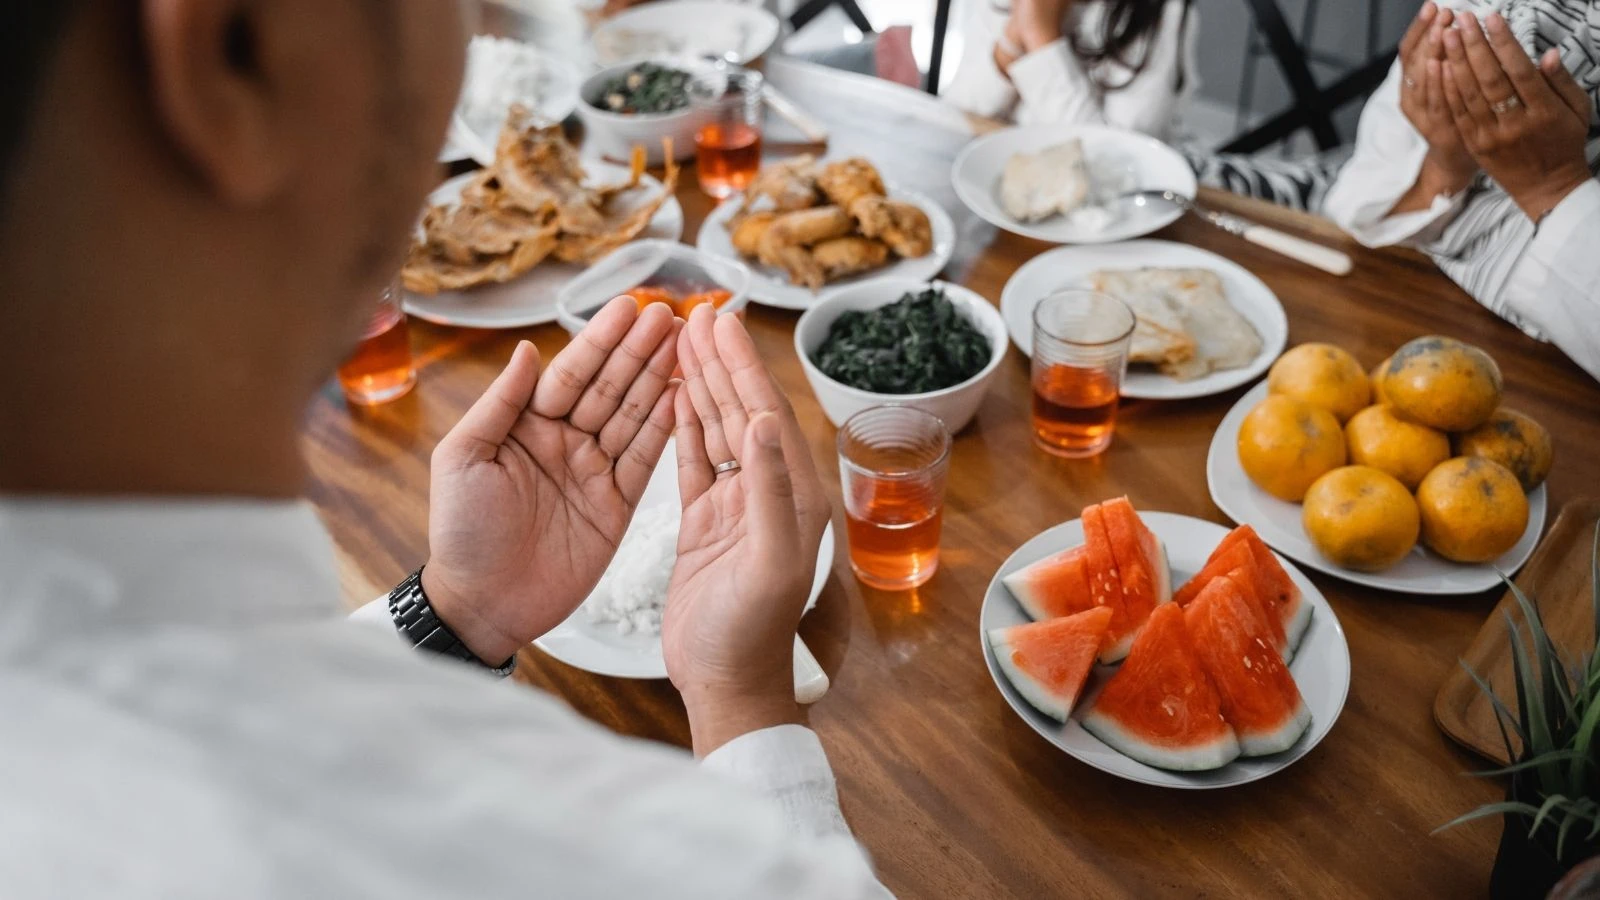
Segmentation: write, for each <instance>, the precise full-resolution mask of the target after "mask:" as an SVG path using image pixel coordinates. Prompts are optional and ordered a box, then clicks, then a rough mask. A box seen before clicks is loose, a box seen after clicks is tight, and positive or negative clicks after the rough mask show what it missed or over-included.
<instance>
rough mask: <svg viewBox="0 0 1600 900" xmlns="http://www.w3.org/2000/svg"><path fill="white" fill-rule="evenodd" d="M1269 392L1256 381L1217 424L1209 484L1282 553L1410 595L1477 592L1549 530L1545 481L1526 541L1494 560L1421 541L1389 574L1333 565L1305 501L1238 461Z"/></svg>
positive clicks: (1234, 515)
mask: <svg viewBox="0 0 1600 900" xmlns="http://www.w3.org/2000/svg"><path fill="white" fill-rule="evenodd" d="M1266 396H1267V386H1266V385H1265V384H1259V385H1257V386H1256V387H1255V389H1254V390H1252V391H1250V392H1249V393H1248V394H1245V395H1244V396H1243V397H1240V398H1239V402H1238V403H1236V404H1234V407H1233V409H1231V410H1229V411H1228V415H1227V416H1225V417H1224V418H1223V420H1222V424H1221V425H1219V426H1217V433H1216V435H1215V436H1214V437H1212V439H1211V452H1210V453H1209V454H1207V456H1206V483H1207V484H1208V485H1210V488H1211V499H1212V500H1213V501H1214V502H1215V503H1216V504H1217V508H1218V509H1220V510H1222V511H1223V512H1225V513H1227V514H1228V517H1229V518H1231V519H1233V520H1234V521H1235V522H1240V523H1244V524H1248V525H1251V526H1254V527H1255V530H1256V533H1257V534H1259V535H1261V539H1262V540H1264V541H1266V542H1267V543H1269V544H1271V545H1272V548H1273V549H1274V550H1277V551H1278V552H1279V553H1282V554H1285V555H1287V556H1292V557H1294V558H1295V559H1297V560H1299V561H1300V562H1302V563H1305V564H1306V565H1308V566H1310V567H1311V568H1313V569H1317V570H1320V571H1323V572H1327V573H1328V574H1329V575H1335V576H1338V577H1339V578H1343V579H1344V580H1346V581H1353V582H1355V583H1356V584H1364V585H1366V586H1368V587H1375V588H1382V589H1383V590H1386V591H1399V592H1401V593H1405V594H1476V593H1478V592H1479V591H1487V590H1489V589H1491V588H1498V587H1500V584H1501V582H1500V576H1499V574H1497V573H1496V572H1495V570H1496V569H1499V570H1500V571H1502V572H1505V573H1506V575H1508V576H1509V575H1512V574H1514V573H1515V572H1516V571H1517V570H1518V569H1520V568H1522V564H1523V563H1525V562H1527V561H1528V557H1529V556H1531V555H1533V548H1534V546H1535V545H1537V544H1538V543H1539V535H1540V534H1541V533H1543V531H1544V518H1545V514H1546V512H1547V506H1548V503H1547V501H1546V499H1545V489H1544V485H1540V486H1539V487H1537V488H1535V489H1534V491H1533V493H1531V494H1529V495H1528V530H1527V531H1525V532H1523V533H1522V540H1520V541H1517V545H1516V546H1515V547H1512V548H1511V549H1510V550H1509V551H1507V552H1506V554H1505V555H1504V556H1501V557H1500V558H1499V559H1497V560H1495V561H1494V562H1492V563H1485V564H1483V565H1469V564H1466V563H1456V562H1451V561H1449V560H1447V559H1445V558H1443V557H1441V556H1436V555H1434V554H1433V553H1431V552H1429V551H1428V550H1426V549H1424V548H1423V546H1422V545H1421V544H1418V545H1417V546H1416V549H1414V550H1412V551H1411V555H1410V556H1407V557H1406V558H1405V559H1402V560H1401V561H1400V562H1399V564H1397V565H1396V566H1395V567H1394V568H1392V569H1389V570H1388V571H1386V572H1357V571H1354V570H1352V569H1345V568H1341V567H1339V566H1336V565H1334V564H1333V563H1331V562H1329V561H1328V560H1327V559H1325V558H1324V557H1323V556H1322V554H1321V553H1318V552H1317V548H1316V547H1313V546H1312V545H1311V539H1310V538H1308V537H1306V530H1305V526H1304V525H1302V524H1301V507H1300V504H1298V503H1288V502H1286V501H1283V500H1279V499H1278V498H1277V497H1274V496H1272V495H1271V494H1269V493H1267V492H1266V491H1263V490H1262V489H1261V488H1258V487H1256V485H1255V482H1253V481H1251V480H1250V476H1248V475H1246V474H1245V473H1244V467H1242V466H1240V465H1239V450H1238V447H1239V426H1240V424H1241V423H1243V422H1244V417H1245V416H1247V415H1249V414H1250V410H1252V409H1254V408H1255V406H1256V404H1258V403H1260V402H1261V401H1262V399H1263V398H1265V397H1266Z"/></svg>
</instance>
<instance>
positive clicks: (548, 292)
mask: <svg viewBox="0 0 1600 900" xmlns="http://www.w3.org/2000/svg"><path fill="white" fill-rule="evenodd" d="M583 168H584V171H585V172H587V173H588V174H589V180H590V181H591V182H592V183H594V184H615V183H618V182H623V181H627V180H628V175H629V170H628V168H627V167H626V166H618V165H614V164H612V163H608V162H603V161H600V160H592V159H586V160H584V161H583ZM475 174H476V173H472V172H469V173H467V174H465V175H461V176H458V177H456V178H452V179H450V180H449V181H446V182H445V183H444V184H442V185H440V186H439V188H438V189H437V190H435V191H434V192H433V193H432V194H431V195H429V197H428V203H429V205H431V206H439V205H443V204H447V203H454V202H456V201H457V200H459V199H461V189H462V188H463V187H465V186H466V184H467V182H469V181H471V180H472V178H473V177H474V175H475ZM639 185H640V186H639V188H638V189H637V190H632V191H629V192H627V193H625V194H621V195H619V196H618V197H617V198H616V199H615V200H613V201H612V205H613V206H614V207H615V209H616V211H618V212H620V213H626V212H628V211H629V210H632V209H637V208H638V207H640V206H643V205H645V204H646V203H647V202H649V201H650V200H651V199H653V198H654V197H655V196H656V193H657V192H659V191H660V190H661V182H659V181H657V180H656V179H655V178H653V177H651V176H650V175H645V176H644V177H643V178H642V179H640V182H639ZM682 236H683V207H682V206H679V205H678V198H677V197H668V198H667V201H666V202H665V203H663V204H661V208H660V209H658V210H656V214H655V217H654V218H652V219H651V220H650V224H649V225H648V226H646V228H645V230H644V231H643V232H641V233H640V234H639V238H640V239H643V238H659V239H661V240H667V241H675V240H677V239H678V238H680V237H682ZM584 268H585V267H584V266H581V265H578V264H576V263H562V262H555V261H554V260H547V261H545V262H542V263H540V264H539V265H537V266H534V267H533V270H532V271H530V272H528V273H527V274H526V275H523V276H522V277H521V278H517V279H514V280H512V281H508V282H506V283H505V284H489V285H484V286H483V287H476V288H472V289H471V290H466V291H441V292H439V293H437V294H432V295H429V294H417V293H413V292H411V291H406V294H405V307H406V312H408V313H410V314H411V315H413V316H416V317H417V318H419V319H425V320H427V321H429V322H433V323H436V324H439V325H456V326H460V327H463V328H522V327H525V326H528V325H543V324H544V323H546V322H554V321H555V320H556V294H557V293H558V292H559V291H560V290H561V287H562V285H565V284H566V283H567V282H569V281H571V280H572V279H574V278H576V277H577V276H578V274H579V273H581V272H582V271H583V270H584Z"/></svg>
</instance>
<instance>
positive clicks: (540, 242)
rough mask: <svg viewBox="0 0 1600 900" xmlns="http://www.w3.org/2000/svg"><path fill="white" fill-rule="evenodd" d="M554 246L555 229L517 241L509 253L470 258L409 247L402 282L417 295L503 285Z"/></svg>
mask: <svg viewBox="0 0 1600 900" xmlns="http://www.w3.org/2000/svg"><path fill="white" fill-rule="evenodd" d="M555 245H556V229H554V228H551V229H550V230H549V232H548V233H547V234H545V235H543V236H540V237H538V238H535V239H533V240H529V241H524V242H523V243H521V244H518V245H517V247H516V248H515V249H513V250H512V251H511V252H509V253H504V254H500V255H495V256H489V255H485V256H480V257H477V258H475V259H471V260H453V259H447V258H445V257H443V256H441V255H439V254H438V253H435V252H433V248H430V247H429V246H427V245H425V244H417V245H414V246H413V247H412V248H411V255H410V257H409V258H408V259H407V260H406V266H405V268H404V269H403V270H401V273H400V277H401V281H403V282H404V284H405V286H406V290H408V291H412V292H413V293H418V294H437V293H439V292H440V291H461V290H466V289H468V288H475V287H481V286H482V285H485V284H502V283H504V282H507V281H510V280H512V279H514V278H518V277H520V276H522V275H524V274H526V273H527V272H528V270H530V269H532V268H533V267H534V266H537V265H538V264H539V263H541V262H543V261H544V260H545V258H546V257H548V256H549V255H550V253H551V251H552V250H554V249H555Z"/></svg>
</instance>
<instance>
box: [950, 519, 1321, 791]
mask: <svg viewBox="0 0 1600 900" xmlns="http://www.w3.org/2000/svg"><path fill="white" fill-rule="evenodd" d="M1139 516H1140V517H1141V518H1142V519H1144V523H1145V525H1146V526H1148V527H1149V528H1150V530H1151V531H1153V532H1155V535H1156V537H1158V538H1160V539H1161V541H1162V542H1163V543H1165V544H1166V545H1167V554H1168V557H1169V561H1170V563H1171V565H1172V583H1173V585H1174V587H1176V586H1177V585H1181V584H1183V583H1184V582H1186V581H1188V580H1189V578H1190V577H1191V576H1193V575H1194V573H1196V572H1198V571H1199V570H1200V567H1201V566H1203V565H1204V564H1205V561H1206V557H1208V556H1210V555H1211V551H1213V550H1215V549H1216V547H1217V544H1219V543H1221V541H1222V538H1223V537H1224V536H1226V535H1227V533H1228V529H1226V528H1223V527H1222V526H1221V525H1217V524H1214V523H1212V522H1207V521H1205V520H1203V519H1196V518H1192V517H1190V516H1180V515H1175V514H1173V513H1161V512H1140V513H1139ZM1082 543H1083V522H1082V520H1080V519H1074V520H1072V521H1071V522H1067V523H1066V524H1064V525H1057V526H1056V527H1054V528H1052V529H1050V530H1049V531H1046V532H1044V533H1043V534H1040V535H1039V536H1037V537H1035V538H1034V539H1033V540H1031V541H1028V542H1027V543H1026V544H1023V545H1022V546H1021V547H1019V548H1018V549H1017V552H1015V553H1013V554H1011V558H1010V559H1008V560H1006V561H1005V563H1004V564H1003V565H1001V566H1000V571H998V572H996V573H995V576H994V580H993V581H990V582H989V591H988V593H986V594H985V595H984V597H983V610H982V611H981V612H980V613H979V614H978V641H979V643H980V644H982V645H983V661H984V662H985V663H986V664H987V665H988V666H989V675H990V677H992V678H993V679H994V683H995V685H996V686H997V687H999V688H1000V694H1001V696H1003V697H1005V698H1006V702H1007V703H1009V704H1011V708H1012V709H1014V710H1016V712H1017V715H1019V716H1021V717H1022V720H1023V721H1024V722H1027V723H1028V725H1029V726H1031V727H1032V728H1033V730H1034V731H1037V732H1038V733H1039V734H1040V736H1042V737H1043V738H1044V739H1045V740H1047V741H1049V742H1050V743H1052V744H1054V745H1056V746H1057V747H1058V748H1060V749H1061V751H1062V752H1063V753H1065V754H1067V755H1068V756H1070V757H1072V758H1073V759H1076V760H1078V761H1080V762H1084V763H1087V764H1089V765H1091V766H1093V767H1095V768H1096V769H1099V770H1100V771H1102V772H1109V773H1111V774H1112V775H1116V776H1117V777H1119V778H1126V779H1128V780H1129V781H1137V782H1139V783H1140V784H1150V785H1155V786H1156V787H1171V788H1190V789H1204V788H1220V787H1232V786H1234V785H1239V784H1245V783H1247V782H1251V781H1256V780H1259V779H1262V778H1265V777H1267V776H1268V775H1271V774H1272V773H1274V772H1278V771H1281V770H1283V769H1286V768H1288V767H1289V766H1291V765H1293V764H1294V763H1295V762H1297V761H1298V760H1299V759H1300V758H1301V757H1303V756H1305V755H1306V754H1307V753H1310V752H1311V749H1312V748H1313V747H1315V746H1317V744H1318V743H1320V742H1321V741H1322V739H1323V738H1324V737H1327V735H1328V732H1329V731H1330V730H1332V728H1333V723H1334V722H1335V721H1337V720H1338V718H1339V713H1340V711H1341V710H1343V709H1344V701H1345V697H1346V695H1348V694H1349V693H1350V648H1349V645H1348V644H1346V643H1345V639H1344V630H1343V629H1342V628H1340V627H1339V619H1338V617H1337V616H1335V615H1334V614H1333V609H1332V608H1331V607H1330V606H1328V601H1327V599H1326V598H1324V597H1323V596H1322V594H1321V593H1320V592H1319V591H1318V590H1317V588H1316V585H1313V584H1312V583H1311V579H1309V578H1307V577H1306V576H1305V574H1304V573H1302V572H1301V571H1300V570H1299V569H1296V568H1295V567H1294V565H1293V564H1292V563H1289V562H1283V568H1284V571H1286V572H1288V573H1289V577H1290V578H1291V579H1293V580H1294V583H1295V586H1296V587H1298V588H1300V593H1301V595H1303V596H1304V597H1305V600H1306V602H1307V603H1310V604H1311V608H1312V613H1311V624H1310V625H1309V626H1307V628H1306V633H1305V636H1304V637H1302V638H1301V639H1300V648H1299V650H1298V651H1297V652H1296V653H1295V657H1294V661H1293V662H1291V663H1290V664H1289V672H1290V674H1292V675H1293V676H1294V680H1295V684H1296V685H1297V686H1298V687H1299V688H1300V695H1301V696H1302V697H1304V698H1305V701H1306V706H1307V707H1309V708H1310V710H1311V727H1309V728H1307V729H1306V732H1305V734H1303V735H1301V737H1300V740H1299V741H1297V742H1296V743H1295V745H1294V746H1293V747H1290V748H1289V749H1288V750H1285V751H1284V752H1282V753H1278V754H1274V755H1272V756H1257V757H1252V758H1248V759H1246V758H1240V759H1236V760H1234V761H1233V762H1231V763H1228V764H1227V765H1225V766H1223V767H1222V768H1220V769H1214V770H1212V771H1210V772H1168V771H1166V770H1164V769H1157V768H1155V767H1153V766H1147V765H1145V764H1144V763H1142V762H1138V761H1137V760H1134V759H1130V758H1128V757H1126V756H1123V755H1122V754H1121V753H1119V752H1117V751H1116V750H1114V749H1112V748H1111V747H1110V746H1109V745H1107V744H1105V743H1102V742H1101V740H1100V739H1099V738H1097V737H1095V736H1094V735H1092V734H1090V733H1089V732H1088V731H1086V730H1084V727H1083V726H1082V725H1080V724H1078V719H1077V716H1078V715H1079V714H1081V713H1082V712H1083V711H1084V710H1087V709H1088V708H1089V707H1090V705H1091V704H1092V703H1093V700H1094V694H1095V691H1096V689H1097V688H1098V687H1099V686H1100V685H1103V684H1104V683H1105V681H1106V679H1108V678H1109V677H1110V676H1111V674H1112V673H1113V672H1114V671H1115V668H1114V667H1110V666H1097V667H1096V668H1095V670H1094V672H1092V673H1091V674H1090V676H1089V683H1088V684H1087V685H1086V686H1085V688H1084V690H1085V695H1084V697H1083V698H1082V699H1080V700H1079V701H1078V707H1077V709H1075V710H1073V717H1072V718H1071V720H1070V721H1068V722H1067V724H1066V725H1065V726H1063V725H1062V724H1061V723H1060V722H1057V721H1056V720H1055V719H1052V718H1050V717H1049V716H1047V715H1045V714H1044V713H1042V712H1039V711H1038V710H1036V709H1034V708H1033V706H1032V705H1031V704H1029V703H1028V701H1027V700H1025V699H1023V697H1022V695H1021V694H1019V693H1017V690H1016V688H1014V687H1012V686H1011V682H1010V681H1008V680H1007V679H1006V676H1005V674H1004V673H1002V672H1001V671H1000V667H999V663H998V662H997V661H996V660H995V658H994V651H993V650H992V649H991V648H990V647H989V639H988V634H989V631H990V630H991V629H994V628H1006V627H1009V626H1011V625H1021V624H1023V623H1025V622H1028V621H1029V619H1028V614H1027V613H1025V612H1023V611H1022V607H1020V606H1018V605H1017V601H1016V598H1015V597H1013V596H1011V592H1010V591H1009V590H1007V589H1006V586H1005V585H1004V584H1002V583H1001V579H1003V578H1005V577H1006V576H1007V575H1010V574H1011V573H1012V572H1015V571H1017V570H1018V569H1021V568H1023V567H1025V566H1027V565H1029V564H1031V563H1034V562H1038V561H1039V560H1041V559H1044V558H1045V557H1047V556H1050V555H1051V554H1054V553H1059V552H1061V551H1062V550H1066V549H1068V548H1070V547H1076V546H1078V545H1079V544H1082ZM1280 562H1282V560H1280Z"/></svg>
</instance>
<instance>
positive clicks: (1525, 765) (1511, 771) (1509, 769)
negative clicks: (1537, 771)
mask: <svg viewBox="0 0 1600 900" xmlns="http://www.w3.org/2000/svg"><path fill="white" fill-rule="evenodd" d="M1581 758H1582V754H1580V753H1579V752H1578V751H1577V750H1575V749H1574V750H1553V751H1551V752H1549V753H1546V754H1543V755H1541V756H1535V757H1532V758H1528V759H1523V760H1521V761H1519V762H1514V763H1512V764H1511V765H1509V766H1505V767H1503V768H1499V769H1487V770H1484V771H1481V772H1468V773H1467V774H1468V775H1471V776H1472V777H1474V778H1499V777H1501V776H1503V775H1515V774H1516V773H1518V772H1525V771H1527V770H1528V769H1532V768H1535V767H1537V766H1542V765H1545V764H1547V763H1552V762H1564V761H1566V760H1569V759H1581Z"/></svg>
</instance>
